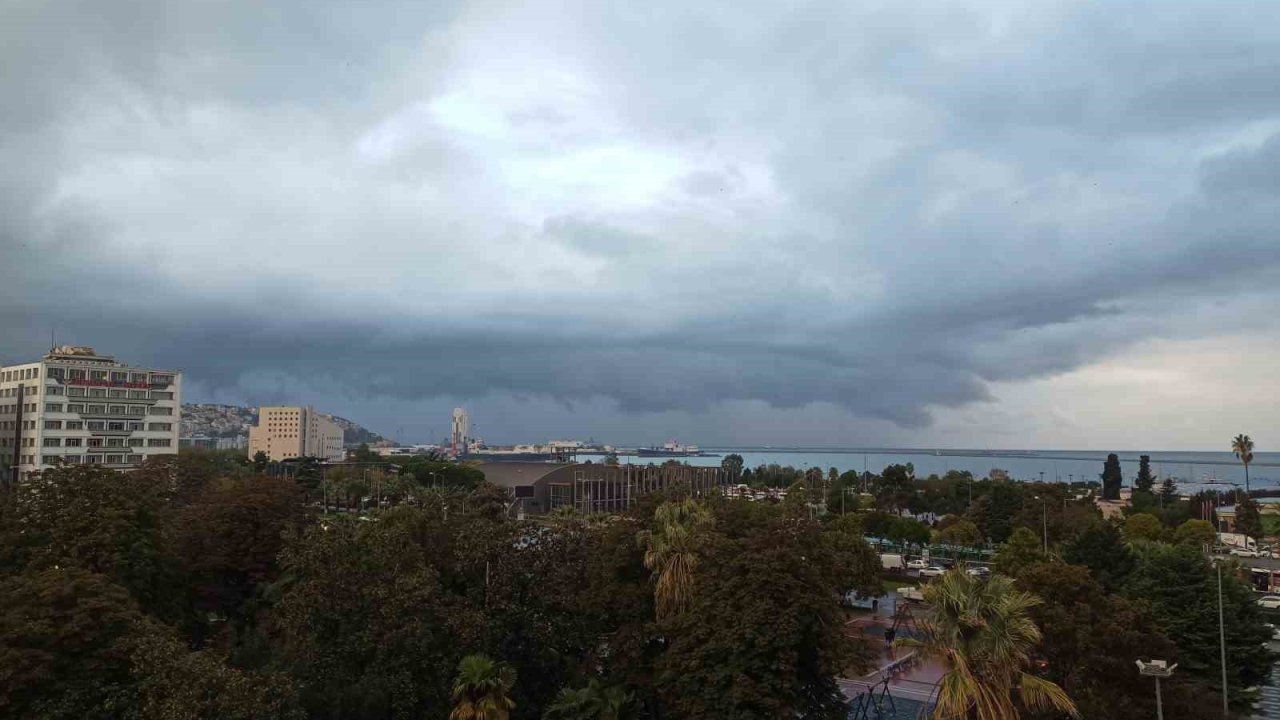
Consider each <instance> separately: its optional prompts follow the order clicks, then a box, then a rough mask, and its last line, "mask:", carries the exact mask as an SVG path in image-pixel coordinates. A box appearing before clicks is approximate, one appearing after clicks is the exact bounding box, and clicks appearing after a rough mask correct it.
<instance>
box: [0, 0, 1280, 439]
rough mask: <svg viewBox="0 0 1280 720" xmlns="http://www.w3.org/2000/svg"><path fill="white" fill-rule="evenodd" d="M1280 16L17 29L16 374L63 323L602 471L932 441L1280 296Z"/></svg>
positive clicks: (459, 10)
mask: <svg viewBox="0 0 1280 720" xmlns="http://www.w3.org/2000/svg"><path fill="white" fill-rule="evenodd" d="M603 8H612V9H603ZM1277 20H1280V7H1277V6H1275V5H1274V4H1270V3H1262V4H1258V5H1254V6H1247V5H1245V4H1231V5H1229V6H1223V5H1222V4H1220V3H1199V4H1196V3H1180V4H1177V5H1170V6H1165V7H1162V8H1161V10H1160V12H1159V13H1151V12H1150V7H1149V6H1144V5H1139V4H1114V3H1113V4H1107V5H1105V6H1104V5H1096V6H1082V5H1079V4H1077V3H1063V4H1048V3H1037V4H1035V5H1034V6H1030V7H1019V6H1012V5H1011V6H1006V7H996V6H991V5H989V4H985V3H984V4H982V5H981V6H977V5H975V6H965V5H960V4H952V5H946V6H945V7H944V6H942V5H928V6H921V7H911V8H908V7H906V6H902V5H901V4H887V5H881V6H865V7H863V6H859V7H858V8H851V7H847V5H846V4H842V3H830V4H825V3H815V4H808V5H805V6H802V7H800V8H793V9H785V10H784V9H780V8H774V7H771V6H768V5H764V6H761V7H759V8H755V9H754V10H751V11H748V10H747V9H745V8H743V7H742V6H741V5H740V4H736V3H735V4H728V3H726V4H723V5H707V4H694V5H689V4H687V3H684V4H672V5H669V6H662V5H656V6H655V5H652V4H648V5H645V6H644V7H643V8H640V7H633V8H624V6H620V5H617V4H602V5H601V6H600V7H599V8H583V7H580V6H576V5H570V4H560V3H520V4H512V5H509V6H508V5H502V4H499V3H483V4H466V5H462V6H448V5H446V4H424V3H408V2H404V3H400V2H380V3H370V4H362V5H361V9H360V10H359V11H355V10H351V9H349V6H348V5H346V4H340V3H332V4H327V3H299V4H297V5H295V6H293V7H291V8H288V9H284V10H273V9H267V8H266V7H263V6H260V5H259V4H256V3H247V2H246V3H219V4H214V5H208V4H198V5H178V6H174V5H172V4H170V3H133V4H130V5H129V6H128V7H127V8H125V7H114V6H112V7H111V8H106V7H105V6H102V5H101V4H99V3H71V2H63V3H57V2H51V3H43V4H39V5H34V4H29V5H17V4H10V5H7V6H5V8H4V9H0V91H3V93H4V96H5V97H6V98H7V101H6V102H5V103H0V131H3V134H2V135H0V253H2V254H3V261H2V262H0V333H2V336H3V337H4V338H6V340H5V342H4V344H3V353H4V355H5V356H7V357H8V359H17V358H19V357H26V356H29V355H30V354H32V353H34V352H37V351H38V350H39V349H40V347H41V346H42V345H43V344H44V343H45V342H46V340H45V339H46V338H47V332H48V329H49V328H50V327H55V326H56V327H57V328H58V329H59V333H60V335H61V336H62V337H64V338H68V339H73V340H75V341H77V342H82V343H93V344H96V345H98V346H100V347H101V348H102V349H109V350H111V351H114V352H116V353H117V354H119V355H121V356H124V357H128V358H130V359H134V360H137V361H145V362H155V363H160V364H164V365H169V366H180V367H183V368H185V369H186V370H187V372H188V377H190V378H191V379H192V380H193V381H195V383H196V387H198V388H200V389H201V391H202V392H205V393H207V394H209V395H210V396H213V395H217V396H220V397H243V398H245V399H248V400H250V401H268V402H269V401H290V400H295V399H297V398H299V397H300V396H305V397H306V398H308V399H312V398H315V399H317V400H318V401H320V402H325V403H327V404H329V405H331V406H334V407H336V408H337V409H342V408H344V407H355V406H360V407H368V405H367V403H370V402H372V401H376V400H378V399H379V398H383V399H386V401H387V404H388V405H390V404H395V406H396V407H398V408H402V409H401V410H398V411H397V412H410V411H409V410H405V409H403V408H405V407H411V405H410V406H405V405H403V403H404V402H409V403H412V402H415V401H424V402H427V401H430V399H432V398H437V399H440V400H441V401H444V400H446V399H447V400H448V401H455V400H456V401H467V400H468V399H471V400H474V399H476V398H481V397H484V396H486V395H497V396H498V397H499V398H521V397H526V398H549V399H552V400H555V401H562V402H571V403H576V405H574V407H579V408H584V409H583V410H582V412H581V413H580V416H579V418H578V420H577V424H576V425H566V426H564V427H563V429H565V430H567V431H575V432H578V433H579V434H583V435H585V434H587V433H588V432H589V431H590V428H591V427H592V423H593V422H595V421H599V420H601V418H602V417H603V414H606V413H613V412H616V411H618V410H621V411H623V412H626V413H631V414H644V413H668V412H672V411H674V412H677V413H689V412H692V413H698V412H702V411H705V410H707V409H709V408H715V407H727V406H724V405H723V404H724V403H731V404H732V407H733V408H735V410H734V412H740V413H748V414H753V415H754V418H752V419H742V418H737V419H735V422H737V425H735V426H734V427H735V429H734V430H733V431H731V432H730V433H729V435H734V434H736V435H737V436H739V437H740V438H741V439H744V440H746V439H750V440H756V439H758V438H759V437H764V436H769V437H775V438H778V439H782V440H786V439H788V438H790V439H799V438H798V436H797V437H791V436H792V435H794V434H795V433H798V432H800V431H799V430H796V431H795V432H792V431H791V430H789V429H788V428H787V427H785V426H783V427H778V426H777V424H776V423H772V422H771V418H773V417H781V415H775V414H774V413H775V411H773V410H770V409H769V408H776V409H788V408H805V407H811V406H813V404H814V403H830V404H832V405H834V406H836V407H838V408H841V411H842V412H843V413H844V417H845V418H847V419H848V422H849V423H854V424H856V423H858V422H862V420H858V419H859V418H861V419H863V420H871V421H887V422H888V423H891V424H896V425H897V426H900V427H903V428H926V427H928V425H929V423H930V419H931V416H932V414H933V412H934V411H935V410H936V409H937V408H943V407H960V406H964V405H966V404H970V403H974V402H978V401H983V400H986V399H988V398H989V397H990V392H989V388H990V384H991V383H995V382H1004V381H1019V380H1025V379H1029V378H1036V377H1042V376H1045V375H1048V374H1052V373H1057V372H1062V371H1066V370H1070V369H1072V368H1076V367H1079V366H1081V365H1083V364H1087V363H1091V362H1097V361H1100V360H1103V359H1105V358H1106V357H1108V356H1109V354H1111V353H1114V352H1116V351H1118V350H1120V349H1124V348H1127V347H1131V346H1133V345H1135V344H1138V343H1141V342H1143V341H1144V340H1146V339H1149V338H1154V337H1170V336H1178V335H1186V336H1196V335H1198V334H1207V333H1209V332H1211V331H1214V332H1216V331H1221V330H1224V329H1226V330H1231V329H1233V327H1232V324H1233V323H1236V325H1238V327H1241V328H1242V327H1245V326H1247V325H1249V324H1250V323H1251V322H1252V321H1251V320H1250V319H1249V318H1246V317H1243V316H1241V317H1239V318H1238V319H1237V320H1233V319H1232V318H1233V313H1232V309H1233V308H1234V307H1236V306H1237V305H1238V306H1239V307H1245V306H1248V307H1254V306H1256V305H1257V303H1258V302H1259V296H1261V297H1262V298H1264V300H1262V302H1263V303H1268V302H1271V301H1272V300H1274V299H1276V298H1275V297H1274V296H1275V293H1276V291H1275V290H1274V288H1275V287H1276V283H1275V281H1276V280H1277V278H1278V277H1280V242H1278V241H1277V240H1276V238H1275V228H1276V227H1280V222H1277V221H1280V206H1278V203H1280V200H1278V199H1277V198H1280V193H1277V190H1280V174H1278V173H1277V170H1276V168H1280V85H1277V84H1276V83H1275V82H1274V81H1273V78H1274V77H1275V75H1276V71H1277V69H1280V68H1278V66H1280V49H1278V48H1280V45H1277V44H1276V43H1275V33H1274V30H1273V28H1274V27H1276V26H1277V24H1276V21H1277ZM1206 308H1209V310H1206ZM511 402H515V400H512V401H511ZM429 404H430V403H429ZM431 407H433V408H434V406H433V405H432V406H431ZM501 407H502V404H501V403H498V405H497V407H495V409H494V413H495V414H497V415H499V416H501V414H502V411H501ZM824 407H825V406H824ZM433 411H434V409H433ZM823 412H827V411H825V410H824V411H823ZM515 415H518V413H514V412H513V417H514V416H515ZM394 419H399V418H394ZM405 422H407V423H408V424H409V425H410V426H411V428H419V429H420V428H423V427H425V426H426V423H424V422H420V421H418V420H416V419H414V418H408V419H407V420H405ZM512 422H513V423H514V420H513V421H512ZM503 423H504V421H503V419H502V418H501V417H495V418H493V419H492V420H491V421H490V427H492V428H494V431H495V433H497V434H499V435H506V436H508V437H511V436H517V437H525V438H528V437H529V436H530V435H533V436H535V437H536V436H537V435H538V434H539V433H540V429H529V428H524V427H518V426H516V425H514V424H511V425H504V424H503ZM636 423H637V424H635V425H634V427H636V428H642V427H643V428H644V431H645V432H649V431H651V428H650V426H649V425H647V424H642V423H641V422H640V420H637V421H636ZM437 424H438V423H437ZM610 427H611V428H613V429H614V430H615V431H619V432H625V424H624V425H623V426H622V427H621V428H620V427H619V426H618V425H617V423H615V422H612V421H611V422H610ZM555 429H556V430H559V429H561V428H559V427H557V428H555ZM810 431H811V429H810V428H805V429H804V430H803V432H805V433H808V432H810ZM836 434H838V429H837V433H836ZM836 434H833V435H832V437H835V436H836ZM722 436H724V434H723V433H722ZM628 439H630V438H628ZM635 439H650V438H635ZM725 439H729V438H728V437H727V436H725Z"/></svg>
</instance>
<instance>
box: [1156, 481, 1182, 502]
mask: <svg viewBox="0 0 1280 720" xmlns="http://www.w3.org/2000/svg"><path fill="white" fill-rule="evenodd" d="M1177 500H1178V486H1177V485H1176V484H1174V482H1173V478H1171V477H1166V478H1165V479H1164V482H1162V483H1160V507H1161V508H1168V507H1172V506H1173V504H1174V503H1175V502H1177Z"/></svg>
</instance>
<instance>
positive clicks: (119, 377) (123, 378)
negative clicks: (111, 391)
mask: <svg viewBox="0 0 1280 720" xmlns="http://www.w3.org/2000/svg"><path fill="white" fill-rule="evenodd" d="M111 382H129V373H124V372H113V373H111Z"/></svg>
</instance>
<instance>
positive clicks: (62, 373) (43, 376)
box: [0, 345, 182, 481]
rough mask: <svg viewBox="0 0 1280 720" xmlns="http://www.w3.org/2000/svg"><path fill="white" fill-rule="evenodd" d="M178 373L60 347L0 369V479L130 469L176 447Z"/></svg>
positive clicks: (179, 404)
mask: <svg viewBox="0 0 1280 720" xmlns="http://www.w3.org/2000/svg"><path fill="white" fill-rule="evenodd" d="M181 416H182V373H181V371H178V370H154V369H150V368H140V367H134V366H131V365H127V364H125V363H122V362H119V361H117V360H116V359H115V358H113V357H110V356H107V355H99V354H97V353H96V352H95V351H94V349H93V348H89V347H75V346H69V345H62V346H59V347H56V348H54V349H53V350H51V351H50V352H49V354H48V355H45V356H44V358H43V359H41V360H39V361H36V362H30V363H23V364H20V365H7V366H0V479H3V480H8V481H13V480H22V479H23V478H25V477H26V476H27V475H28V474H29V473H32V472H35V471H37V470H44V469H47V468H49V467H52V466H54V465H57V464H62V463H65V464H68V465H79V464H92V465H105V466H107V467H111V468H118V469H125V468H131V467H134V466H136V465H138V464H139V463H141V462H142V461H143V460H145V459H146V458H148V457H150V456H153V455H166V454H173V453H176V452H178V429H179V428H178V426H179V424H180V421H181Z"/></svg>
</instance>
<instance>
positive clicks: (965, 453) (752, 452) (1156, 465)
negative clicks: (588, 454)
mask: <svg viewBox="0 0 1280 720" xmlns="http://www.w3.org/2000/svg"><path fill="white" fill-rule="evenodd" d="M703 450H704V451H705V452H713V453H718V454H720V455H726V454H728V453H731V452H736V453H738V454H739V455H741V456H742V458H743V460H744V461H745V464H746V466H747V467H750V468H755V467H756V466H757V465H762V464H763V465H768V464H771V463H777V464H779V465H790V466H792V467H796V468H801V469H804V468H810V467H819V468H822V469H823V470H826V469H827V468H831V467H834V468H836V469H837V470H839V471H840V472H845V471H846V470H856V471H859V472H861V471H862V470H863V468H864V467H865V468H866V469H867V470H870V471H872V472H879V471H881V470H883V469H884V468H885V466H887V465H892V464H894V463H911V464H912V465H913V466H915V471H916V476H917V477H925V476H928V475H931V474H935V473H936V474H938V475H942V474H943V473H945V472H946V471H947V470H968V471H969V472H971V473H973V474H974V476H975V477H985V476H986V475H987V474H988V473H990V472H991V470H992V469H993V468H999V469H1001V470H1005V471H1007V472H1008V473H1009V476H1010V477H1013V478H1016V479H1019V480H1039V479H1040V478H1041V477H1043V478H1044V479H1045V480H1049V481H1051V480H1062V481H1064V482H1065V481H1070V480H1082V479H1084V480H1097V479H1098V475H1099V474H1100V473H1101V472H1102V463H1103V461H1104V460H1105V459H1106V457H1107V452H1108V451H1105V450H1102V451H1092V450H1085V451H1081V450H1028V451H1004V452H1002V451H983V450H971V451H970V450H941V451H935V450H907V449H893V448H873V449H866V450H859V449H854V448H843V449H832V450H822V449H816V448H768V449H765V448H711V447H707V448H703ZM939 452H940V453H941V454H940V455H939V454H937V453H939ZM1116 453H1117V454H1118V455H1119V456H1120V467H1121V468H1122V469H1123V471H1124V476H1125V483H1126V484H1129V483H1131V482H1132V480H1133V478H1134V476H1135V475H1137V474H1138V456H1139V455H1142V454H1146V455H1150V456H1151V469H1152V471H1153V472H1155V473H1156V474H1157V475H1158V476H1159V477H1160V478H1164V477H1165V476H1173V478H1174V481H1175V482H1177V483H1179V485H1180V486H1181V487H1182V490H1183V491H1184V492H1187V491H1193V490H1195V489H1196V488H1197V487H1199V486H1200V485H1202V484H1204V483H1211V482H1219V483H1238V484H1240V485H1241V486H1243V485H1244V469H1243V468H1242V467H1241V465H1240V461H1239V460H1237V459H1236V458H1235V456H1234V455H1232V454H1231V453H1229V452H1159V451H1132V452H1128V451H1126V452H1121V451H1116ZM682 460H683V461H686V462H688V463H689V464H691V465H719V464H720V460H721V458H720V457H691V458H682ZM619 461H620V462H623V463H628V462H630V463H638V464H648V463H650V462H653V463H661V462H662V461H663V459H661V458H638V457H635V456H628V455H623V456H620V457H619ZM1249 484H1250V487H1253V488H1280V453H1278V452H1271V453H1265V452H1260V453H1255V454H1254V461H1253V463H1252V464H1251V465H1250V466H1249Z"/></svg>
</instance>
